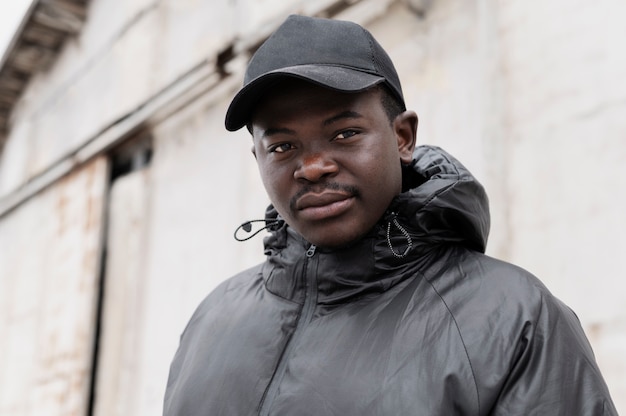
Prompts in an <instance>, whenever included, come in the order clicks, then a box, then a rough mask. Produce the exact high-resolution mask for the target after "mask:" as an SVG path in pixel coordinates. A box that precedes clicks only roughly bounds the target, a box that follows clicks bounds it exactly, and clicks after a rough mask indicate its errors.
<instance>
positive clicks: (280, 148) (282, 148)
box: [269, 143, 293, 153]
mask: <svg viewBox="0 0 626 416" xmlns="http://www.w3.org/2000/svg"><path fill="white" fill-rule="evenodd" d="M292 148H293V146H291V144H289V143H280V144H277V145H274V146H272V147H270V148H269V151H270V153H285V152H286V151H287V150H291V149H292Z"/></svg>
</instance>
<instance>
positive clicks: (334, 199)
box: [295, 191, 354, 220]
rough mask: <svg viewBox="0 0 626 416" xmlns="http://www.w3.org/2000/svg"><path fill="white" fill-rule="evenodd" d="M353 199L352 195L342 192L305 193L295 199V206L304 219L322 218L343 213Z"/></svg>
mask: <svg viewBox="0 0 626 416" xmlns="http://www.w3.org/2000/svg"><path fill="white" fill-rule="evenodd" d="M353 201H354V196H353V195H352V194H349V193H344V192H337V191H325V192H322V193H307V194H304V195H302V196H301V197H300V198H298V199H297V201H296V204H295V208H296V209H297V210H298V212H299V214H300V215H301V216H302V217H304V218H306V219H309V220H322V219H326V218H330V217H335V216H338V215H341V214H343V213H344V212H345V211H347V210H348V209H349V208H350V207H351V206H352V203H353Z"/></svg>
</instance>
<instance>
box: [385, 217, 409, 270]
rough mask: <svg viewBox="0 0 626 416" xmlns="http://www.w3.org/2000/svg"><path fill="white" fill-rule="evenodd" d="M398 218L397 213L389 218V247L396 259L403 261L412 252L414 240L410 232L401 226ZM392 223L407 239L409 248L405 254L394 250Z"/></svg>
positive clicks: (407, 247)
mask: <svg viewBox="0 0 626 416" xmlns="http://www.w3.org/2000/svg"><path fill="white" fill-rule="evenodd" d="M397 216H398V214H396V213H395V212H391V213H390V215H389V217H388V218H389V219H388V221H387V245H388V246H389V249H390V250H391V254H393V256H394V257H396V258H399V259H401V258H403V257H405V256H406V255H407V254H409V251H411V248H413V239H411V236H410V235H409V232H408V231H407V230H405V229H404V227H402V226H401V225H400V223H399V222H398V220H397V219H396V218H397ZM392 223H393V225H394V226H395V227H396V228H397V229H398V230H399V231H400V232H401V233H402V235H403V236H404V238H406V242H407V246H406V249H405V250H404V252H403V253H397V252H396V251H395V250H394V248H393V244H392V243H391V224H392Z"/></svg>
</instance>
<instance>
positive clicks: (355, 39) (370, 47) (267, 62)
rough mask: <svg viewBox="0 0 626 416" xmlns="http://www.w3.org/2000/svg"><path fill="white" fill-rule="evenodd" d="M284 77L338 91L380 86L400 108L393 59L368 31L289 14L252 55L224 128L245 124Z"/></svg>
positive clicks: (236, 127)
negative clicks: (262, 100)
mask: <svg viewBox="0 0 626 416" xmlns="http://www.w3.org/2000/svg"><path fill="white" fill-rule="evenodd" d="M285 77H291V78H299V79H303V80H306V81H309V82H312V83H314V84H318V85H320V86H323V87H326V88H330V89H333V90H336V91H343V92H361V91H364V90H366V89H368V88H371V87H373V86H374V85H378V84H383V85H385V86H387V87H388V89H389V91H390V92H391V93H392V94H393V95H394V96H395V97H396V98H397V99H398V100H399V101H400V103H401V104H402V106H403V107H404V106H405V104H404V97H403V95H402V87H401V86H400V79H399V78H398V74H397V73H396V70H395V68H394V66H393V63H392V62H391V59H390V58H389V55H387V53H386V52H385V50H384V49H383V48H382V46H380V44H379V43H378V42H377V41H376V39H374V37H373V36H372V35H371V33H369V32H368V31H367V30H365V29H364V28H363V27H361V26H359V25H358V24H356V23H353V22H346V21H341V20H332V19H322V18H316V17H308V16H298V15H291V16H289V17H288V18H287V20H285V22H284V23H283V24H282V25H281V26H280V27H279V28H278V29H277V30H276V31H275V32H274V33H273V34H272V35H271V36H270V37H269V38H268V39H267V40H266V41H265V42H264V43H263V44H262V45H261V47H260V48H259V49H258V50H257V51H256V52H255V53H254V55H253V56H252V59H251V60H250V63H249V64H248V68H247V70H246V74H245V76H244V81H243V87H242V88H241V90H239V92H238V93H237V95H235V97H234V98H233V100H232V102H231V103H230V106H229V107H228V111H227V112H226V123H225V124H226V129H228V130H230V131H236V130H239V129H240V128H241V127H243V126H245V125H246V124H247V123H248V122H249V121H250V117H251V116H252V112H253V111H254V108H255V106H256V104H257V103H258V101H259V99H260V98H261V97H262V96H263V95H264V94H265V93H266V92H267V91H269V90H270V89H271V88H272V85H275V83H276V81H278V80H279V79H282V78H285Z"/></svg>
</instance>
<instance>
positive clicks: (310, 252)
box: [306, 244, 317, 258]
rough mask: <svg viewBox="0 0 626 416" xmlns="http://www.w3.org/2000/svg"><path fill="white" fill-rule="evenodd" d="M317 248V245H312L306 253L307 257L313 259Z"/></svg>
mask: <svg viewBox="0 0 626 416" xmlns="http://www.w3.org/2000/svg"><path fill="white" fill-rule="evenodd" d="M316 248H317V247H316V246H315V244H311V246H310V247H309V249H308V250H307V251H306V256H307V257H309V258H311V257H313V256H314V255H315V249H316Z"/></svg>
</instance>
